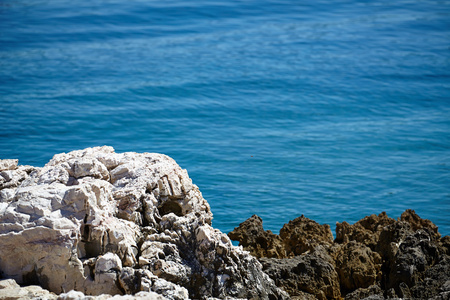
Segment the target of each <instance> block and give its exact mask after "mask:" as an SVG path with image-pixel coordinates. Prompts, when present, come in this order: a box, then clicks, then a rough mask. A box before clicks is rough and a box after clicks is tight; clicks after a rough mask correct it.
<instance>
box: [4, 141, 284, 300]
mask: <svg viewBox="0 0 450 300" xmlns="http://www.w3.org/2000/svg"><path fill="white" fill-rule="evenodd" d="M211 219H212V213H211V211H210V207H209V205H208V203H207V202H206V200H205V199H203V197H202V195H201V193H200V191H199V189H198V188H197V186H195V185H194V184H192V182H191V180H190V179H189V177H188V174H187V172H186V170H183V169H181V168H180V167H179V166H178V165H177V164H176V162H175V161H174V160H173V159H171V158H169V157H167V156H165V155H161V154H150V153H142V154H139V153H115V152H114V149H113V148H111V147H106V146H104V147H96V148H88V149H85V150H80V151H73V152H70V153H67V154H66V153H62V154H57V155H55V156H54V157H53V159H52V160H50V161H49V162H48V163H47V164H46V165H45V166H44V167H43V168H36V167H30V166H19V165H18V161H17V160H0V272H1V273H0V275H1V277H0V278H8V279H9V281H2V282H1V283H2V284H3V287H2V286H1V285H0V295H1V293H2V290H3V292H5V291H7V290H10V291H12V290H15V291H17V293H39V292H40V291H34V290H33V291H31V292H30V291H27V290H24V289H23V288H22V289H20V288H18V287H17V286H16V283H14V280H15V282H17V283H18V284H21V285H38V286H40V287H42V288H44V289H46V290H48V291H49V295H53V294H51V293H54V295H60V296H59V297H60V299H75V298H77V297H82V296H83V295H94V296H95V295H101V294H109V295H124V294H134V295H135V296H136V297H147V298H146V299H188V298H192V299H207V298H211V297H216V298H227V297H229V298H248V299H250V298H251V299H287V294H286V293H284V292H283V291H281V290H280V289H279V288H277V287H276V286H275V284H274V282H273V281H272V280H271V279H270V278H269V277H268V275H266V274H265V273H264V272H262V270H261V268H262V266H261V264H260V262H259V261H258V260H257V259H256V258H254V257H253V256H251V255H249V253H248V252H245V251H243V250H242V248H240V247H235V246H233V245H232V244H231V241H230V239H229V238H228V237H227V235H225V234H223V233H222V232H220V231H219V230H217V229H214V228H212V227H211ZM11 280H13V281H11ZM29 295H31V294H29ZM33 295H34V294H33ZM71 295H72V296H71ZM77 295H78V296H77ZM80 295H81V296H80ZM48 297H49V298H52V297H50V296H48ZM55 297H56V296H55ZM71 297H72V298H71ZM105 297H110V296H98V297H97V299H107V298H105ZM123 297H126V296H123ZM17 299H19V298H17ZM124 299H125V298H124ZM127 299H128V298H127Z"/></svg>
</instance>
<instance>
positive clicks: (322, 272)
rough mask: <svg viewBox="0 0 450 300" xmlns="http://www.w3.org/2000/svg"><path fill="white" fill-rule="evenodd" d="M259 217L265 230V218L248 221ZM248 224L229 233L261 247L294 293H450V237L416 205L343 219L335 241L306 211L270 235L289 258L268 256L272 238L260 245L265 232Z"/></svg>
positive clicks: (270, 268) (272, 272)
mask: <svg viewBox="0 0 450 300" xmlns="http://www.w3.org/2000/svg"><path fill="white" fill-rule="evenodd" d="M255 220H257V222H256V223H257V224H258V226H256V228H257V232H258V234H257V236H259V235H261V233H264V229H263V228H262V220H261V219H260V218H258V217H257V216H253V217H252V218H251V220H247V221H251V222H250V223H252V224H255ZM247 221H246V222H247ZM248 224H249V223H245V222H244V223H242V224H241V225H240V226H239V227H238V228H235V229H234V230H233V231H232V232H231V233H230V234H229V236H230V237H231V238H233V239H235V238H237V240H239V242H240V245H243V246H244V249H249V250H253V249H258V252H257V254H258V255H257V256H258V257H260V261H261V263H262V264H263V269H264V271H265V272H267V273H268V274H269V276H270V277H271V278H272V279H273V280H274V281H275V283H276V284H277V285H278V286H279V287H282V288H283V289H284V290H285V291H287V292H288V293H289V294H290V295H291V297H292V298H295V299H340V298H345V299H349V300H350V299H352V300H353V299H385V298H405V299H450V251H449V250H450V237H449V236H445V237H442V238H441V235H440V234H439V232H438V230H437V227H436V225H434V224H433V223H432V222H431V221H430V220H425V219H422V218H420V217H419V216H418V215H417V214H416V213H415V212H414V211H413V210H406V211H405V212H404V213H403V214H402V215H401V216H400V218H398V220H395V219H392V218H389V217H388V216H387V215H386V213H384V212H383V213H381V214H379V215H378V216H377V215H371V216H368V217H365V218H363V219H362V220H360V221H358V222H356V223H355V224H353V225H350V224H348V223H346V222H343V223H337V225H336V234H337V237H336V239H335V241H334V242H332V241H330V236H329V234H330V235H331V232H330V233H329V234H328V231H329V227H328V229H327V227H326V226H323V225H319V224H317V223H315V222H314V221H311V220H309V219H307V218H305V217H303V216H302V217H300V218H297V219H295V220H294V221H291V222H289V224H286V225H285V226H284V227H283V229H282V230H281V231H280V236H277V235H274V234H272V233H271V235H270V238H271V240H277V241H280V242H279V243H278V244H281V245H282V246H283V247H284V248H280V247H278V248H277V251H276V253H285V254H286V256H287V257H288V258H283V259H277V258H274V256H269V255H267V256H266V258H264V257H262V256H263V255H261V254H264V253H268V252H269V250H270V249H271V247H272V245H273V243H260V244H258V241H259V240H260V239H252V236H251V235H250V234H248V233H247V234H245V230H244V231H243V229H248V228H249V226H248ZM287 229H288V230H287ZM286 232H289V234H286ZM237 233H239V234H237ZM252 253H253V252H252ZM292 255H296V256H294V257H291V256H292Z"/></svg>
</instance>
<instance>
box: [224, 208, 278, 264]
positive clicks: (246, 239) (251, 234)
mask: <svg viewBox="0 0 450 300" xmlns="http://www.w3.org/2000/svg"><path fill="white" fill-rule="evenodd" d="M228 237H229V238H230V239H232V240H235V241H239V245H240V246H242V247H244V249H245V250H247V251H249V252H250V254H252V255H253V256H256V257H258V258H259V257H275V258H284V257H286V251H285V250H284V247H283V244H282V241H281V239H280V237H279V236H278V235H276V234H274V233H272V232H271V231H270V230H267V231H264V228H263V222H262V219H261V218H260V217H258V216H257V215H253V216H251V217H250V218H249V219H247V220H245V221H244V222H242V223H241V224H239V227H236V228H235V229H234V230H233V231H231V232H229V233H228Z"/></svg>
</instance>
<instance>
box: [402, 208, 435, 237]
mask: <svg viewBox="0 0 450 300" xmlns="http://www.w3.org/2000/svg"><path fill="white" fill-rule="evenodd" d="M399 220H400V221H404V222H408V223H409V224H410V225H411V229H412V230H413V231H417V230H419V229H422V228H428V229H430V230H431V232H432V233H433V235H436V237H438V238H440V237H441V234H440V233H439V232H438V227H437V226H436V225H434V224H433V222H431V221H430V220H428V219H422V218H421V217H419V216H418V215H417V214H416V212H415V211H414V210H412V209H407V210H405V212H403V213H402V215H401V216H400V218H399Z"/></svg>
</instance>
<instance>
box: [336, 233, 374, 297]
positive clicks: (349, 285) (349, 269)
mask: <svg viewBox="0 0 450 300" xmlns="http://www.w3.org/2000/svg"><path fill="white" fill-rule="evenodd" d="M336 269H337V272H338V274H339V279H340V283H341V288H342V290H343V291H344V292H346V293H348V292H352V291H354V290H356V289H358V288H368V287H369V286H371V285H374V284H376V283H377V282H379V281H380V279H381V257H380V255H379V254H378V253H376V252H373V251H372V250H371V249H370V248H369V247H367V246H365V245H363V244H361V243H358V242H356V241H351V242H349V243H347V244H345V245H343V246H342V247H341V248H340V251H339V252H338V255H337V256H336Z"/></svg>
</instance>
